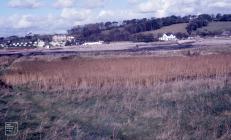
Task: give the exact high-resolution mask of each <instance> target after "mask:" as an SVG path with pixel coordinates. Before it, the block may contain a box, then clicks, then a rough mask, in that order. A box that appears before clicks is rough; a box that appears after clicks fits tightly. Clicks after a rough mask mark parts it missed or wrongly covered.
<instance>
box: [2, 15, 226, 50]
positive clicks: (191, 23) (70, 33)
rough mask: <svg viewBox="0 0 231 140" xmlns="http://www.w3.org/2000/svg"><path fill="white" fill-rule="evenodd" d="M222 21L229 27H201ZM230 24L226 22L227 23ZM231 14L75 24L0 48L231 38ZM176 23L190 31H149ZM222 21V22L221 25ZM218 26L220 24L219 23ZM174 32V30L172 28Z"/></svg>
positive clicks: (6, 39) (16, 38) (6, 42)
mask: <svg viewBox="0 0 231 140" xmlns="http://www.w3.org/2000/svg"><path fill="white" fill-rule="evenodd" d="M210 23H218V24H217V26H224V27H226V26H227V28H226V29H225V28H224V29H223V28H221V29H220V30H214V31H213V30H211V31H209V30H207V29H203V30H197V29H201V28H203V27H206V26H208V25H209V24H210ZM225 23H226V24H225ZM230 23H231V14H224V15H221V14H217V15H208V14H201V15H197V16H195V15H188V16H184V17H179V16H174V15H173V16H170V17H164V18H150V19H146V18H143V19H132V20H124V21H123V22H122V23H118V22H105V23H103V22H102V23H94V24H86V25H83V26H75V27H72V28H71V29H70V30H67V33H66V34H53V35H39V34H33V33H28V34H26V35H25V36H23V37H19V36H10V37H0V48H47V49H49V48H56V47H65V46H78V45H82V46H89V45H99V44H104V43H109V42H118V41H131V42H154V41H177V40H192V39H194V38H195V37H222V36H223V37H229V38H230V37H231V29H230V28H231V26H230V25H229V24H230ZM174 24H187V26H186V28H185V30H186V32H180V31H179V32H173V33H171V32H169V31H167V32H166V33H160V34H159V33H158V34H157V35H156V34H155V35H154V34H151V33H148V32H149V31H155V30H159V29H161V28H163V27H167V26H171V25H174ZM220 24H221V25H220ZM215 27H216V26H215ZM170 31H171V30H170Z"/></svg>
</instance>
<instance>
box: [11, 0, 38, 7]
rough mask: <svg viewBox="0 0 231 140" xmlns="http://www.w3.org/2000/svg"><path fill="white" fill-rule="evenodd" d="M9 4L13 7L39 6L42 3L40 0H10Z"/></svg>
mask: <svg viewBox="0 0 231 140" xmlns="http://www.w3.org/2000/svg"><path fill="white" fill-rule="evenodd" d="M8 5H9V6H10V7H12V8H38V7H40V6H41V5H42V4H41V2H39V1H38V0H10V1H9V3H8Z"/></svg>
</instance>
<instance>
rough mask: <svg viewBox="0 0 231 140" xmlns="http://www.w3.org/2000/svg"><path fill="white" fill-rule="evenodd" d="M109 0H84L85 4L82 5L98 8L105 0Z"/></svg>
mask: <svg viewBox="0 0 231 140" xmlns="http://www.w3.org/2000/svg"><path fill="white" fill-rule="evenodd" d="M108 1H109V0H85V5H84V7H86V8H99V7H103V6H104V5H105V4H106V2H108Z"/></svg>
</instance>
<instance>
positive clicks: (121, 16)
mask: <svg viewBox="0 0 231 140" xmlns="http://www.w3.org/2000/svg"><path fill="white" fill-rule="evenodd" d="M133 18H143V14H141V13H137V12H135V11H133V10H132V9H131V10H119V9H117V10H101V11H100V12H99V13H98V16H97V18H96V19H95V20H96V21H121V20H126V19H133Z"/></svg>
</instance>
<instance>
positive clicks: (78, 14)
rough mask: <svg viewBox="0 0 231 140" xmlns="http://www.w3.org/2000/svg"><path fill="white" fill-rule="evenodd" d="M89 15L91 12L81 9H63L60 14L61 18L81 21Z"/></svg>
mask: <svg viewBox="0 0 231 140" xmlns="http://www.w3.org/2000/svg"><path fill="white" fill-rule="evenodd" d="M90 15H91V10H87V9H81V10H76V9H75V8H64V9H63V10H62V12H61V17H62V18H65V19H71V20H78V21H83V20H86V19H87V18H88V17H89V16H90Z"/></svg>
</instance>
